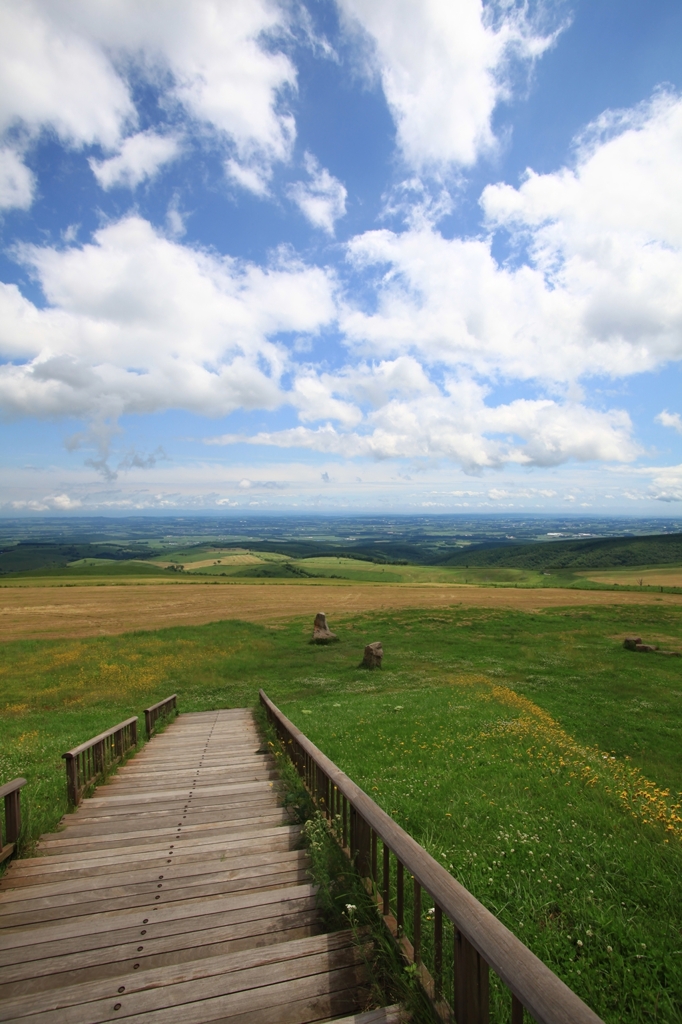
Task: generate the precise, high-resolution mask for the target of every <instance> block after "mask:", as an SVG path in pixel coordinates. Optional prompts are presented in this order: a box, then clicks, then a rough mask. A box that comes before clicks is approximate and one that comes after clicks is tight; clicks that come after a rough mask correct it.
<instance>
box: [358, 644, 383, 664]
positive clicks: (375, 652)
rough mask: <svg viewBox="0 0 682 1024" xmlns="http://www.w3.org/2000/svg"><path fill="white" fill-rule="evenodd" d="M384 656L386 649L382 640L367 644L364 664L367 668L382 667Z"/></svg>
mask: <svg viewBox="0 0 682 1024" xmlns="http://www.w3.org/2000/svg"><path fill="white" fill-rule="evenodd" d="M383 656H384V649H383V647H382V646H381V642H380V641H379V640H377V641H376V642H375V643H373V644H367V646H366V647H365V655H364V657H363V659H362V664H363V665H364V666H365V667H366V668H381V659H382V658H383Z"/></svg>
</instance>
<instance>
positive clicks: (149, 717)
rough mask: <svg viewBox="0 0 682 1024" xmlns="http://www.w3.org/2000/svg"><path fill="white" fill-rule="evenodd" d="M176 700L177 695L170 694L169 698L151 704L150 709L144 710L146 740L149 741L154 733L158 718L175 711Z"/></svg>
mask: <svg viewBox="0 0 682 1024" xmlns="http://www.w3.org/2000/svg"><path fill="white" fill-rule="evenodd" d="M177 700H178V695H177V693H172V694H171V695H170V697H166V698H165V699H164V700H160V701H157V703H156V704H152V706H151V707H150V708H145V709H144V724H145V729H146V732H147V739H149V738H150V736H151V735H152V733H153V732H154V729H155V728H156V722H157V719H158V718H160V717H161V716H162V715H163V716H164V717H165V716H166V715H168V714H169V713H170V712H171V711H177V707H178V705H177Z"/></svg>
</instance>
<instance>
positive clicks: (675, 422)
mask: <svg viewBox="0 0 682 1024" xmlns="http://www.w3.org/2000/svg"><path fill="white" fill-rule="evenodd" d="M656 422H657V423H660V424H661V426H663V427H672V429H673V430H676V431H677V433H678V434H682V416H680V414H679V412H668V410H667V409H664V410H663V412H659V414H658V416H657V417H656Z"/></svg>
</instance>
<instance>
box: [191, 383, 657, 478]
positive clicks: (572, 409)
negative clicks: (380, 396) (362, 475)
mask: <svg viewBox="0 0 682 1024" xmlns="http://www.w3.org/2000/svg"><path fill="white" fill-rule="evenodd" d="M325 383H326V385H327V392H328V394H329V393H331V392H332V388H331V387H330V381H329V379H327V381H326V382H325ZM315 412H316V415H315V418H316V419H318V420H326V421H327V422H325V423H323V424H322V425H321V426H319V427H306V426H299V427H293V428H290V429H288V430H280V431H262V432H260V433H258V434H256V435H255V436H253V437H244V436H241V435H229V434H228V435H223V436H222V437H217V438H212V439H210V442H211V443H213V444H233V443H236V442H238V441H239V442H243V441H248V442H249V443H251V444H258V445H272V446H275V447H281V448H290V447H292V448H307V449H310V450H313V451H318V452H324V453H327V454H334V455H340V456H344V457H346V458H353V457H358V456H361V457H370V458H374V459H379V460H383V459H392V458H408V459H416V460H427V461H431V460H434V459H441V460H447V461H450V462H453V463H455V464H457V465H459V466H461V467H462V468H463V469H464V470H465V471H466V472H470V473H476V472H479V471H481V470H483V469H499V468H500V467H502V466H504V465H507V464H516V465H520V466H541V467H551V466H557V465H560V464H561V463H564V462H567V461H569V460H570V459H575V460H577V461H580V462H589V461H616V462H625V461H629V460H631V459H633V458H634V457H635V455H636V454H637V447H636V445H635V444H634V443H633V441H632V437H631V434H632V424H631V422H630V419H629V417H628V415H627V413H625V412H623V411H621V410H612V411H610V412H606V413H602V412H596V411H594V410H592V409H589V408H587V407H585V406H584V405H580V404H578V403H573V404H568V403H566V404H560V403H558V402H555V401H552V400H549V399H541V400H535V401H529V400H526V399H517V400H516V401H513V402H510V403H508V404H504V405H498V406H491V405H487V404H486V402H485V392H484V390H483V389H482V388H480V387H479V386H477V385H475V384H473V383H472V382H470V381H466V382H451V383H450V384H449V386H448V388H447V391H446V393H442V392H438V391H437V390H436V389H435V388H433V389H432V393H430V394H428V395H423V396H421V397H413V398H411V399H404V398H399V397H394V398H391V399H390V400H389V401H387V402H386V403H385V404H384V405H382V406H381V407H380V408H379V409H376V410H373V411H370V412H368V413H367V415H366V416H365V417H363V420H362V423H360V422H359V417H358V416H357V415H355V416H350V415H346V416H344V415H343V411H342V410H334V409H333V405H330V406H328V411H325V406H324V404H323V403H318V407H317V409H316V410H315ZM307 419H313V416H312V415H310V414H309V415H308V416H307ZM354 419H355V421H356V422H357V423H358V426H359V428H360V429H353V427H354V426H355V423H354V422H353V420H354ZM330 420H338V421H339V426H338V427H336V426H333V425H332V424H331V423H330V422H329V421H330Z"/></svg>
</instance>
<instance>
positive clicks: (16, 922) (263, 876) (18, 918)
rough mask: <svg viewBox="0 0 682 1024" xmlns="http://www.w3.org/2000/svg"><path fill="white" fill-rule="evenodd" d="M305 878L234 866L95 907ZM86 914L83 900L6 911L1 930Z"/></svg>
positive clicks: (290, 871)
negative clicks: (211, 878) (220, 874)
mask: <svg viewBox="0 0 682 1024" xmlns="http://www.w3.org/2000/svg"><path fill="white" fill-rule="evenodd" d="M307 881H308V873H307V868H305V867H301V866H298V865H296V864H294V865H292V866H290V867H286V866H281V867H278V866H277V865H273V866H272V867H270V868H268V867H267V866H266V867H254V868H237V869H235V870H234V872H232V873H231V877H230V878H225V879H222V880H221V881H220V882H199V883H198V884H196V885H188V886H185V887H181V888H177V887H173V888H168V889H165V890H161V891H160V892H154V890H152V892H153V895H152V892H149V891H147V892H144V891H143V892H136V893H129V894H126V895H122V896H118V897H110V898H108V899H103V900H99V901H98V907H99V912H100V913H104V912H106V911H109V910H119V909H121V910H122V909H125V908H127V907H147V908H150V909H154V907H155V906H163V905H164V904H167V903H174V902H180V901H183V902H184V901H189V900H193V899H201V898H202V897H206V896H223V895H227V894H228V893H233V892H234V893H236V892H244V891H247V890H252V889H269V890H276V889H280V888H285V887H287V886H290V885H294V884H296V883H305V882H307ZM89 913H92V905H91V904H83V903H80V904H74V905H73V906H69V905H57V906H52V907H46V908H44V909H41V910H32V911H30V912H28V911H27V912H25V913H19V912H17V913H8V914H3V916H2V929H3V930H4V929H14V928H16V927H18V926H24V925H30V924H36V923H38V922H44V921H59V920H63V919H65V918H67V917H77V916H79V914H89Z"/></svg>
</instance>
